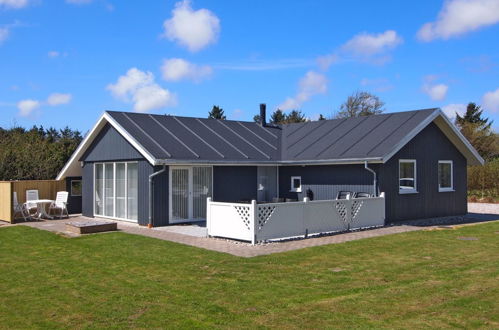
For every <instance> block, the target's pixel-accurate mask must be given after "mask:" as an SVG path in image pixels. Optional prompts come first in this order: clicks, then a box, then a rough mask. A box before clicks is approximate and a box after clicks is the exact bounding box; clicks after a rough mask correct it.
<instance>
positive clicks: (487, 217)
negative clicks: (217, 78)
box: [6, 205, 499, 257]
mask: <svg viewBox="0 0 499 330" xmlns="http://www.w3.org/2000/svg"><path fill="white" fill-rule="evenodd" d="M480 207H482V208H483V207H484V206H483V205H482V206H480ZM470 210H473V211H477V210H478V208H477V207H475V208H473V207H470ZM487 211H490V212H488V213H485V212H484V213H470V214H468V215H467V216H466V217H457V218H444V219H430V220H420V221H410V222H407V223H400V224H395V225H388V226H385V227H382V228H376V229H369V230H363V231H355V232H348V233H341V234H335V235H329V236H322V237H314V238H308V239H297V240H289V241H283V242H274V243H266V244H258V245H254V246H252V245H251V244H249V243H245V242H237V241H233V240H228V239H221V238H208V237H206V227H205V226H206V224H205V223H195V224H191V225H175V226H168V227H157V228H151V229H149V228H147V227H143V226H139V225H137V224H133V223H128V222H123V221H117V223H118V230H120V231H123V232H126V233H129V234H136V235H142V236H147V237H152V238H157V239H162V240H166V241H171V242H176V243H181V244H186V245H191V246H196V247H199V248H203V249H208V250H212V251H217V252H223V253H229V254H232V255H235V256H239V257H255V256H259V255H266V254H272V253H279V252H286V251H292V250H297V249H303V248H307V247H312V246H320V245H327V244H338V243H344V242H348V241H354V240H359V239H364V238H370V237H379V236H385V235H392V234H398V233H405V232H410V231H416V230H424V229H433V228H442V227H445V228H452V227H453V226H462V225H471V224H476V223H481V222H485V221H499V205H494V206H493V207H492V208H490V207H489V208H487ZM496 211H497V212H496ZM86 220H93V221H95V220H98V218H87V217H83V216H80V215H78V216H71V217H70V218H69V219H62V220H46V221H34V222H26V223H20V224H18V225H24V226H29V227H33V228H38V229H42V230H48V231H51V232H56V233H60V234H63V235H66V236H69V237H76V236H79V235H78V234H75V233H72V232H68V231H66V228H65V224H66V223H68V222H77V221H86ZM102 220H104V219H102ZM106 221H108V220H106ZM443 225H445V226H443ZM6 226H11V225H6ZM449 226H451V227H449ZM97 235H102V234H97Z"/></svg>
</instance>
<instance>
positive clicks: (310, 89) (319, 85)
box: [278, 71, 327, 110]
mask: <svg viewBox="0 0 499 330" xmlns="http://www.w3.org/2000/svg"><path fill="white" fill-rule="evenodd" d="M326 92H327V78H326V76H325V75H323V74H320V73H317V72H314V71H308V72H307V73H306V74H305V76H303V77H302V78H301V79H300V82H299V83H298V92H297V93H296V95H295V96H294V97H288V98H287V99H286V100H285V101H284V102H283V103H282V104H280V105H279V107H278V108H279V109H281V110H290V109H297V108H299V107H300V106H301V105H302V104H303V103H304V102H306V101H308V100H310V98H311V97H312V96H314V95H317V94H324V93H326Z"/></svg>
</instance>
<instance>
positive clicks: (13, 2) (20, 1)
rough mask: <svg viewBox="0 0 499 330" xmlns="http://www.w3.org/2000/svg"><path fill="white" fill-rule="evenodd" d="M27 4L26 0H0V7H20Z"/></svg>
mask: <svg viewBox="0 0 499 330" xmlns="http://www.w3.org/2000/svg"><path fill="white" fill-rule="evenodd" d="M27 5H28V0H0V8H1V7H4V8H8V9H21V8H24V7H26V6H27Z"/></svg>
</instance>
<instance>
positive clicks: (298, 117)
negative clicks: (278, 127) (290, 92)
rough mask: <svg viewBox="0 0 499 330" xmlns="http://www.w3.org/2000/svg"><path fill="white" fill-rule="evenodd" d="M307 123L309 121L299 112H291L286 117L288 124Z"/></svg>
mask: <svg viewBox="0 0 499 330" xmlns="http://www.w3.org/2000/svg"><path fill="white" fill-rule="evenodd" d="M305 121H307V119H306V118H305V115H304V114H302V113H301V111H299V110H293V111H291V112H290V113H289V114H288V115H286V119H285V120H284V122H285V123H286V124H292V123H303V122H305Z"/></svg>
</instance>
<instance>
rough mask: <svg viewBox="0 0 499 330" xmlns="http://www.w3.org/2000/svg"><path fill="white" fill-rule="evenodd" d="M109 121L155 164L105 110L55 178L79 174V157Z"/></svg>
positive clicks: (155, 161)
mask: <svg viewBox="0 0 499 330" xmlns="http://www.w3.org/2000/svg"><path fill="white" fill-rule="evenodd" d="M107 123H109V124H110V125H111V126H112V127H113V128H114V129H116V130H117V131H118V132H119V133H120V135H121V136H123V138H125V140H127V141H128V142H129V143H130V144H131V145H132V146H133V147H134V148H135V149H136V150H137V151H138V152H139V153H140V154H141V155H142V156H144V158H145V159H147V160H148V161H149V163H151V165H156V163H157V160H156V158H154V157H153V156H152V155H151V154H150V153H149V152H148V151H147V150H146V149H145V148H144V147H143V146H142V145H141V144H140V143H138V142H137V140H135V139H134V138H133V137H132V136H131V135H130V134H128V132H127V131H126V130H125V129H124V128H123V127H122V126H121V125H120V124H118V123H117V122H116V121H115V120H114V119H113V118H112V117H111V116H110V115H109V114H108V113H107V112H105V113H104V114H103V115H102V116H101V117H100V118H99V120H98V121H97V123H96V124H95V125H94V127H93V128H92V129H91V130H90V132H89V133H88V134H87V135H86V136H85V138H84V139H83V141H81V143H80V145H79V146H78V148H76V150H75V152H73V154H72V155H71V158H69V160H68V162H67V163H66V165H64V167H63V168H62V170H61V171H60V172H59V174H58V175H57V177H56V180H61V179H64V178H66V177H68V176H81V166H80V164H79V159H80V158H81V157H82V156H83V154H84V153H85V151H86V150H87V149H88V147H89V146H90V145H91V144H92V142H93V141H94V140H95V138H96V137H97V135H98V134H99V133H100V131H101V130H102V129H103V128H104V126H105V125H106V124H107Z"/></svg>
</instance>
